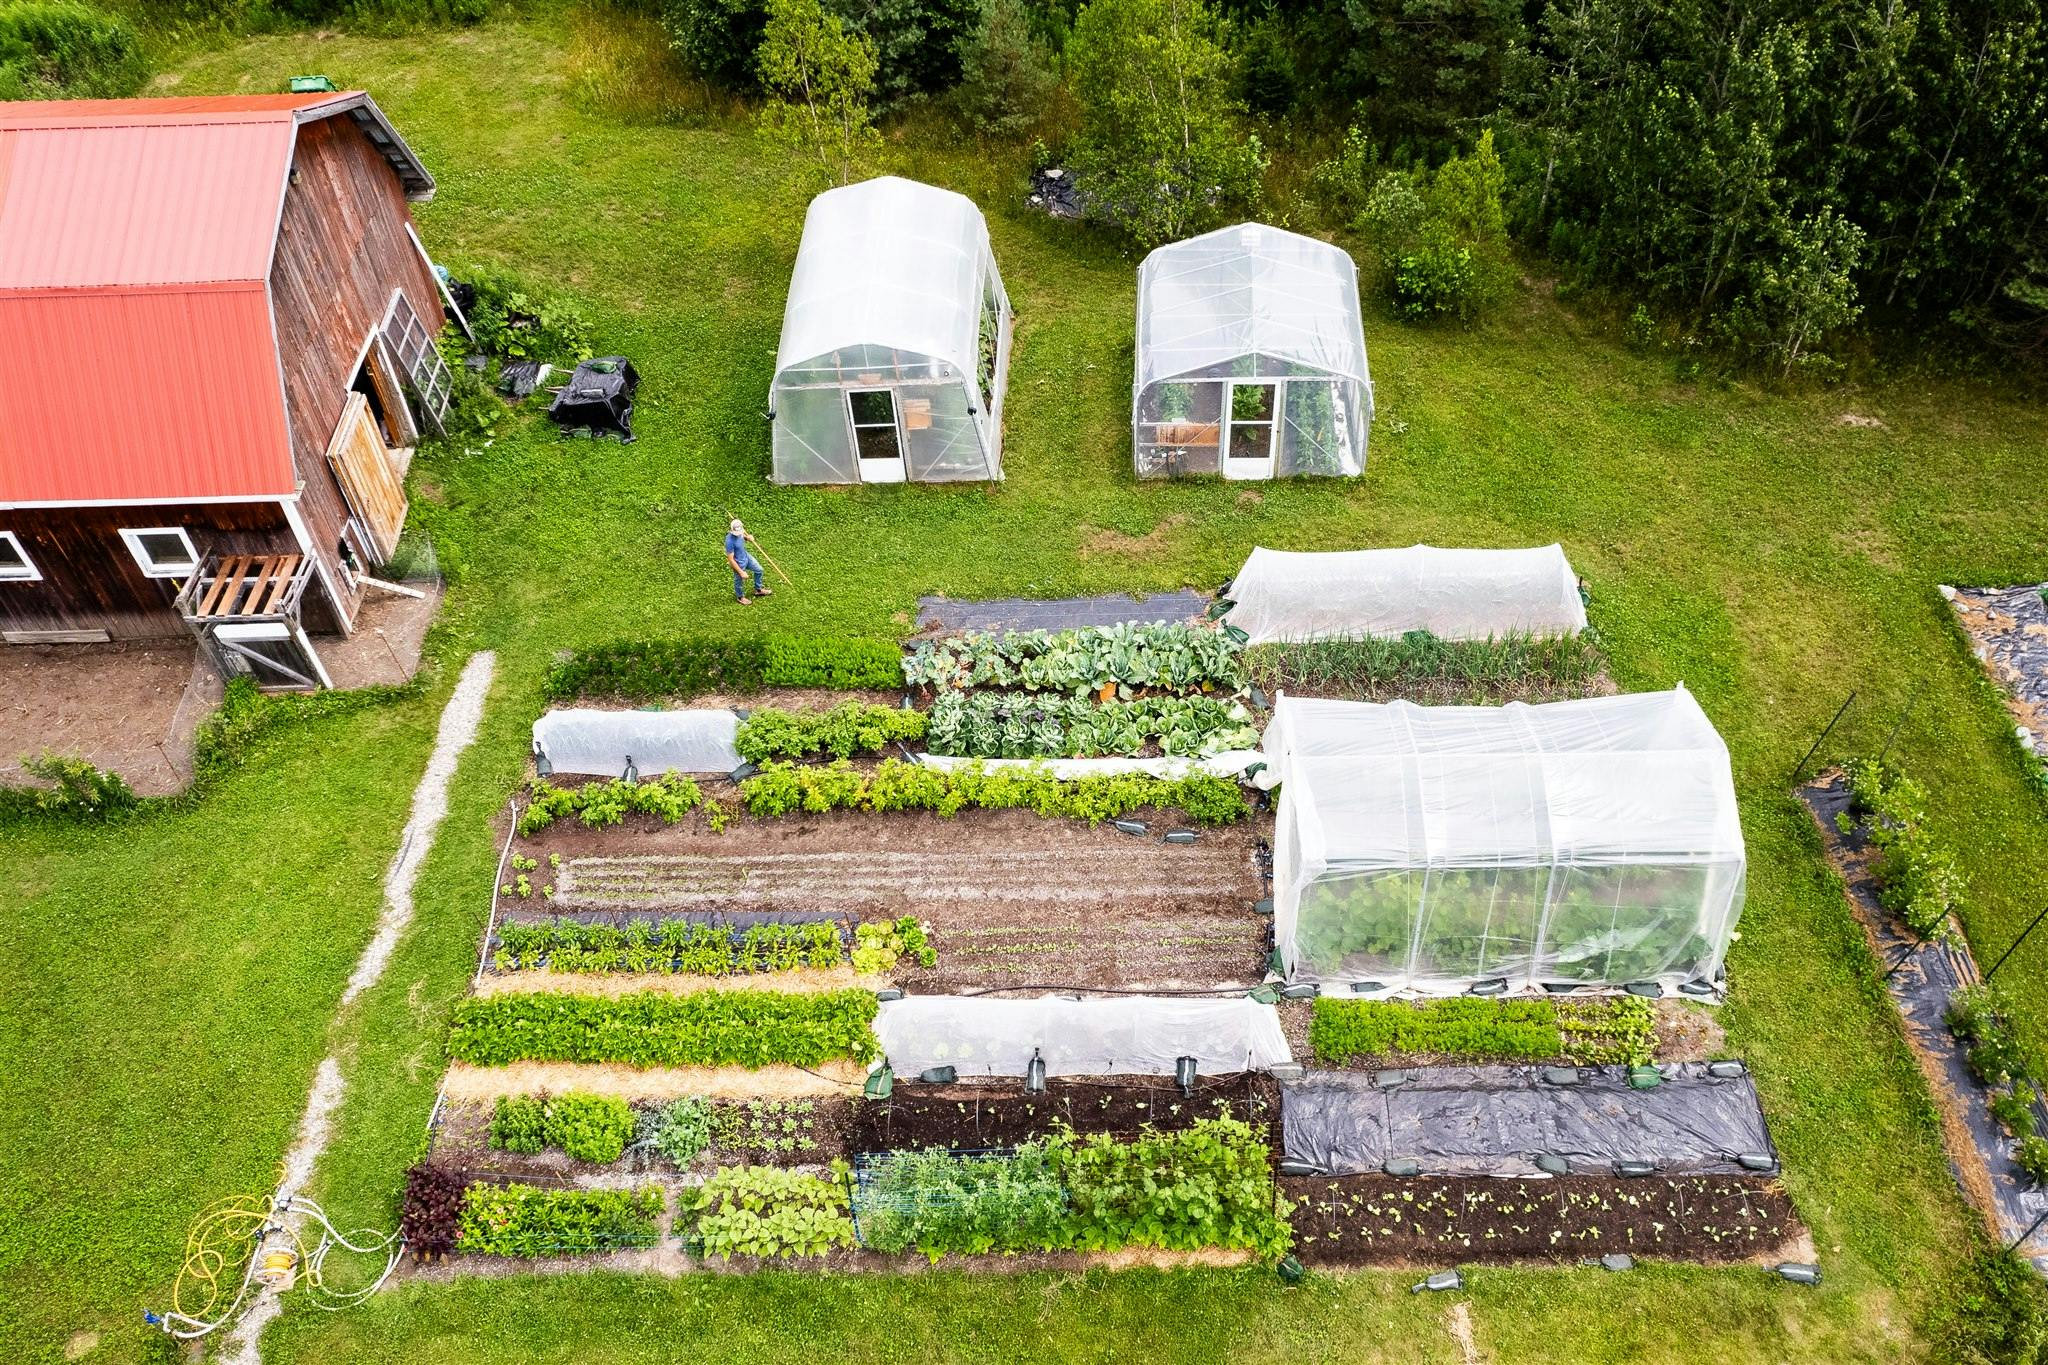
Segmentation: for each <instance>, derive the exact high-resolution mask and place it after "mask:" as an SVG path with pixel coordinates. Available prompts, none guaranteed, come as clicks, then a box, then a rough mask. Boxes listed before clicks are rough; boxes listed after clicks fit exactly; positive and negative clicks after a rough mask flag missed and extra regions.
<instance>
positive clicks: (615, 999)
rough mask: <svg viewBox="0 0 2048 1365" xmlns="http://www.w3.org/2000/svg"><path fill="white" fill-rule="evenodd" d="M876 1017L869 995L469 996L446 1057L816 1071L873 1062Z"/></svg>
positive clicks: (481, 1061)
mask: <svg viewBox="0 0 2048 1365" xmlns="http://www.w3.org/2000/svg"><path fill="white" fill-rule="evenodd" d="M874 1017H875V996H874V993H873V992H872V991H858V990H844V991H827V992H821V993H819V994H815V995H793V994H788V993H785V992H781V991H718V990H706V991H696V992H693V993H691V994H689V995H661V994H655V993H653V992H642V993H640V994H636V995H621V996H612V997H607V996H593V995H552V994H542V993H534V994H511V995H485V996H471V997H470V998H468V999H466V1000H463V1001H461V1002H460V1003H459V1004H457V1005H456V1007H455V1017H454V1026H453V1031H452V1032H451V1034H450V1036H449V1040H448V1052H449V1055H450V1056H451V1057H453V1058H455V1059H456V1060H457V1061H463V1062H470V1063H473V1064H475V1065H478V1066H504V1065H507V1064H508V1063H511V1062H519V1061H536V1062H618V1063H622V1064H624V1065H626V1066H638V1067H655V1066H742V1067H763V1066H772V1065H774V1064H776V1063H789V1064H791V1065H794V1066H819V1065H822V1064H823V1063H825V1062H828V1061H832V1060H834V1059H835V1058H842V1057H850V1058H852V1059H853V1060H855V1061H860V1062H865V1061H868V1060H870V1059H871V1058H873V1057H874V1055H875V1050H876V1049H875V1037H874V1034H873V1033H872V1032H870V1031H869V1027H868V1026H869V1024H870V1023H871V1022H872V1021H873V1019H874Z"/></svg>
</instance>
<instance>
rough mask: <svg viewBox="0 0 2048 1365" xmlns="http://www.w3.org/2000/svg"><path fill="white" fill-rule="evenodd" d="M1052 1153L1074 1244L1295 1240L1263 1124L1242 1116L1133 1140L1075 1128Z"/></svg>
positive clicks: (1280, 1248) (1053, 1141)
mask: <svg viewBox="0 0 2048 1365" xmlns="http://www.w3.org/2000/svg"><path fill="white" fill-rule="evenodd" d="M1046 1151H1047V1153H1048V1155H1049V1157H1050V1160H1051V1164H1052V1169H1053V1171H1054V1173H1055V1174H1056V1175H1057V1176H1058V1178H1059V1179H1060V1181H1061V1182H1062V1183H1063V1184H1064V1185H1065V1186H1066V1189H1067V1203H1068V1216H1067V1227H1066V1240H1067V1243H1068V1245H1070V1246H1072V1247H1074V1248H1075V1249H1077V1250H1080V1251H1114V1250H1116V1249H1118V1248H1119V1247H1129V1246H1152V1247H1164V1248H1166V1249H1168V1250H1170V1251H1194V1250H1198V1249H1200V1248H1202V1247H1233V1248H1235V1247H1242V1248H1246V1249H1249V1250H1252V1251H1256V1252H1258V1253H1259V1254H1260V1255H1262V1256H1279V1255H1282V1254H1284V1253H1285V1252H1286V1250H1287V1248H1288V1245H1289V1244H1290V1243H1291V1242H1292V1241H1293V1238H1294V1232H1293V1229H1292V1228H1290V1227H1289V1226H1288V1223H1287V1214H1288V1212H1289V1211H1290V1206H1289V1204H1288V1201H1287V1200H1286V1199H1285V1198H1283V1197H1281V1196H1280V1194H1279V1193H1278V1192H1277V1191H1276V1190H1275V1188H1274V1186H1273V1174H1272V1170H1271V1167H1270V1158H1271V1153H1270V1152H1269V1151H1268V1149H1267V1146H1266V1143H1265V1141H1264V1131H1263V1129H1258V1128H1254V1127H1253V1126H1252V1125H1251V1124H1249V1123H1246V1122H1244V1121H1243V1120H1242V1119H1233V1118H1213V1119H1202V1120H1200V1121H1198V1122H1197V1123H1195V1124H1194V1125H1193V1126H1192V1127H1189V1128H1185V1129H1181V1130H1179V1131H1177V1132H1171V1133H1161V1132H1158V1131H1156V1130H1152V1129H1147V1130H1146V1131H1145V1132H1144V1133H1142V1134H1141V1135H1140V1136H1139V1137H1137V1138H1136V1139H1135V1140H1133V1141H1129V1142H1119V1141H1117V1140H1116V1139H1115V1138H1113V1137H1111V1136H1110V1135H1108V1134H1106V1133H1092V1134H1089V1135H1088V1136H1085V1137H1083V1136H1081V1135H1079V1134H1076V1133H1074V1132H1073V1131H1072V1130H1071V1129H1069V1130H1066V1131H1064V1132H1061V1133H1058V1134H1055V1135H1054V1136H1053V1137H1051V1138H1049V1139H1048V1140H1047V1141H1046Z"/></svg>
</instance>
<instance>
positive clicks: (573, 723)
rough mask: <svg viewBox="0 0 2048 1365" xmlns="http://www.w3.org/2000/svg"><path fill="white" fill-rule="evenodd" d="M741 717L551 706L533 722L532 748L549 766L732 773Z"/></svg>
mask: <svg viewBox="0 0 2048 1365" xmlns="http://www.w3.org/2000/svg"><path fill="white" fill-rule="evenodd" d="M739 724H740V718H739V717H738V716H736V715H734V714H733V713H732V712H731V711H725V710H708V709H707V710H689V711H598V710H593V709H588V708H580V707H579V708H571V709H566V710H560V711H549V712H547V713H546V714H545V715H543V716H542V717H541V718H540V719H539V720H536V721H535V722H534V723H533V753H534V758H535V759H536V761H537V762H538V763H540V764H541V765H543V767H544V771H551V772H557V773H580V774H586V775H590V776H598V777H623V776H624V775H625V772H626V767H627V765H628V764H631V765H632V767H633V769H634V771H635V772H636V773H637V774H638V775H640V776H641V777H653V776H656V775H657V774H660V773H671V772H673V773H729V772H731V771H732V770H733V769H735V768H737V767H739V766H740V755H739V750H737V749H735V748H734V747H733V736H734V735H735V734H736V733H737V732H738V730H739Z"/></svg>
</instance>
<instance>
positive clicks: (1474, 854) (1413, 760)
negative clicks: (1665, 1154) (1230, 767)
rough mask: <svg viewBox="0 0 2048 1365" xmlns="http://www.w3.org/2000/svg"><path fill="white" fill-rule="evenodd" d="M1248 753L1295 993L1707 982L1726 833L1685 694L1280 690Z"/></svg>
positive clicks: (1712, 755) (1718, 753)
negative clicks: (1537, 699)
mask: <svg viewBox="0 0 2048 1365" xmlns="http://www.w3.org/2000/svg"><path fill="white" fill-rule="evenodd" d="M1265 747H1266V752H1267V754H1268V755H1269V757H1271V759H1272V761H1273V763H1274V767H1275V771H1276V773H1277V775H1278V778H1279V782H1280V802H1279V811H1278V820H1277V830H1276V834H1275V843H1274V864H1275V866H1274V891H1275V898H1274V899H1275V903H1274V931H1275V941H1276V943H1277V945H1278V947H1279V950H1280V956H1281V960H1282V962H1283V964H1284V966H1285V969H1286V972H1287V974H1288V977H1289V978H1290V979H1291V980H1294V981H1304V982H1319V983H1351V984H1352V985H1353V986H1354V988H1355V989H1358V990H1360V991H1363V992H1366V993H1371V992H1375V991H1379V990H1387V991H1392V990H1401V989H1412V990H1416V991H1421V992H1427V993H1439V994H1442V993H1455V992H1459V991H1464V990H1468V989H1470V988H1472V987H1473V986H1475V985H1478V984H1480V983H1490V984H1493V985H1494V988H1495V989H1502V990H1513V989H1526V988H1539V987H1541V986H1543V985H1544V984H1546V983H1551V984H1570V985H1591V984H1604V985H1623V984H1628V983H1633V982H1641V981H1656V982H1659V983H1660V984H1662V985H1664V986H1667V987H1674V988H1676V987H1680V986H1684V985H1686V984H1687V983H1698V982H1712V981H1713V979H1714V977H1715V975H1716V974H1717V973H1718V971H1719V970H1720V967H1721V961H1722V957H1723V955H1724V954H1725V953H1726V951H1727V947H1728V939H1729V935H1730V934H1731V933H1732V932H1733V931H1734V928H1735V922H1736V918H1737V916H1738V915H1739V914H1740V913H1741V908H1742V894H1743V876H1744V854H1743V844H1742V828H1741V825H1740V823H1739V821H1738V819H1737V813H1736V805H1735V786H1734V781H1733V778H1732V775H1731V773H1730V770H1729V765H1728V750H1727V746H1726V745H1724V744H1723V743H1722V741H1721V737H1720V735H1719V734H1718V733H1716V731H1715V730H1714V727H1713V725H1712V723H1711V722H1709V721H1708V719H1707V717H1706V713H1705V712H1703V711H1702V710H1701V709H1700V707H1699V703H1698V702H1696V701H1695V700H1694V699H1693V696H1692V694H1691V693H1690V692H1688V691H1686V690H1685V689H1684V688H1683V687H1680V688H1677V689H1674V690H1673V691H1669V692H1651V693H1641V694H1637V695H1634V696H1624V697H1595V698H1590V699H1587V700H1582V701H1565V702H1555V703H1552V704H1550V705H1545V706H1529V705H1524V704H1522V703H1511V704H1509V705H1507V706H1502V707H1480V706H1437V707H1422V706H1416V705H1414V704H1412V703H1409V702H1398V701H1397V702H1392V703H1388V704H1384V705H1380V704H1370V703H1359V702H1337V701H1310V700H1303V699H1300V698H1295V697H1285V698H1282V699H1281V700H1280V702H1279V704H1278V705H1277V707H1276V708H1275V711H1274V717H1273V720H1272V723H1271V724H1270V725H1269V726H1268V727H1267V730H1266V744H1265ZM1691 989H1693V990H1694V991H1699V990H1700V989H1702V988H1701V987H1700V986H1698V985H1694V986H1692V987H1691Z"/></svg>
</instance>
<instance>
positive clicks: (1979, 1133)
mask: <svg viewBox="0 0 2048 1365" xmlns="http://www.w3.org/2000/svg"><path fill="white" fill-rule="evenodd" d="M1798 795H1799V799H1800V800H1801V801H1803V802H1804V803H1805V804H1806V808H1807V810H1808V811H1809V812H1811V814H1812V815H1813V819H1814V823H1815V824H1817V825H1818V826H1819V827H1820V835H1821V844H1822V847H1823V848H1824V849H1825V851H1826V855H1827V859H1828V862H1829V864H1830V865H1831V866H1833V867H1834V869H1835V870H1836V871H1837V872H1839V873H1840V874H1841V876H1842V884H1843V890H1844V892H1845V893H1846V895H1847V897H1848V901H1849V908H1850V910H1851V912H1852V913H1853V914H1854V915H1855V917H1856V921H1857V923H1858V924H1859V925H1861V926H1862V928H1863V932H1864V935H1865V937H1866V939H1867V940H1868V941H1869V944H1870V950H1871V952H1872V953H1873V954H1875V955H1876V957H1877V959H1878V960H1879V961H1880V962H1882V963H1884V964H1886V969H1887V972H1888V973H1889V974H1888V975H1887V976H1886V978H1885V982H1884V984H1885V988H1886V990H1887V991H1889V992H1890V994H1891V998H1892V1004H1893V1007H1894V1008H1895V1009H1897V1010H1898V1013H1899V1022H1900V1025H1901V1026H1902V1031H1903V1032H1904V1034H1905V1039H1906V1043H1907V1045H1908V1046H1909V1047H1910V1048H1911V1049H1912V1051H1913V1057H1914V1060H1916V1061H1917V1062H1918V1063H1919V1064H1920V1071H1921V1074H1922V1075H1923V1076H1924V1077H1925V1078H1926V1080H1927V1087H1928V1090H1929V1091H1930V1092H1931V1093H1932V1095H1933V1098H1934V1106H1935V1111H1936V1112H1937V1113H1938V1114H1939V1115H1940V1117H1941V1126H1942V1136H1943V1139H1944V1145H1945V1146H1946V1147H1947V1148H1948V1156H1949V1168H1950V1170H1951V1171H1952V1172H1953V1173H1954V1175H1955V1177H1956V1181H1957V1183H1958V1184H1959V1185H1961V1187H1962V1190H1963V1193H1964V1195H1965V1196H1966V1197H1967V1198H1968V1199H1969V1201H1970V1202H1971V1203H1972V1204H1974V1205H1976V1207H1977V1209H1978V1210H1979V1212H1980V1214H1981V1216H1982V1217H1983V1218H1984V1220H1985V1224H1986V1227H1987V1229H1988V1231H1990V1233H1991V1234H1992V1235H1993V1236H1994V1237H1996V1238H1997V1240H1998V1241H2000V1242H2001V1243H2009V1242H2012V1241H2014V1240H2015V1239H2018V1238H2021V1237H2023V1235H2024V1234H2026V1233H2027V1231H2028V1229H2029V1228H2030V1227H2031V1226H2032V1225H2033V1223H2034V1220H2035V1218H2036V1216H2038V1214H2039V1213H2040V1212H2042V1202H2041V1196H2040V1194H2039V1193H2038V1192H2031V1191H2029V1189H2028V1185H2029V1183H2030V1182H2028V1181H2027V1180H2026V1178H2025V1176H2024V1175H2023V1173H2021V1171H2020V1170H2019V1168H2018V1166H2017V1165H2016V1164H2015V1162H2014V1161H2013V1157H2012V1152H2011V1143H2009V1142H2008V1141H2007V1140H2006V1137H2005V1135H2004V1133H2003V1132H2002V1131H2001V1130H2000V1128H1999V1125H1998V1122H1997V1120H1995V1119H1994V1118H1992V1116H1991V1109H1990V1094H1989V1092H1988V1091H1987V1090H1986V1089H1985V1088H1984V1087H1983V1086H1981V1085H1979V1084H1978V1083H1977V1081H1976V1080H1975V1079H1974V1078H1973V1077H1972V1076H1971V1075H1970V1069H1969V1066H1968V1064H1967V1062H1966V1060H1965V1056H1966V1052H1965V1048H1964V1046H1963V1044H1962V1043H1961V1041H1960V1040H1958V1039H1957V1038H1956V1036H1955V1035H1954V1034H1953V1033H1951V1032H1950V1031H1949V1028H1948V1026H1947V1024H1946V1022H1945V1021H1944V1016H1945V1014H1946V1012H1947V1010H1948V1004H1949V998H1950V997H1951V996H1952V995H1954V994H1955V993H1956V991H1958V990H1959V989H1961V988H1963V987H1965V986H1969V985H1972V984H1974V983H1976V982H1977V980H1978V979H1979V978H1978V972H1977V965H1976V963H1975V961H1974V960H1973V959H1972V958H1971V956H1970V950H1969V946H1968V944H1966V943H1965V942H1964V941H1963V940H1962V939H1961V938H1960V937H1951V938H1949V939H1947V940H1945V941H1941V942H1926V943H1919V942H1916V941H1915V940H1914V938H1913V937H1912V936H1911V934H1910V933H1908V932H1907V931H1906V929H1905V928H1904V926H1902V925H1901V924H1900V923H1899V922H1898V920H1897V919H1896V918H1894V917H1893V916H1892V915H1890V914H1887V913H1886V912H1885V910H1884V907H1883V906H1882V905H1881V904H1880V902H1879V900H1878V894H1879V893H1878V887H1877V882H1876V879H1875V878H1874V877H1873V876H1872V874H1871V859H1872V855H1873V852H1874V850H1873V849H1872V847H1871V845H1870V842H1869V840H1868V839H1867V838H1865V837H1864V835H1863V834H1862V832H1861V831H1857V830H1852V831H1851V832H1849V833H1844V832H1843V831H1842V829H1841V828H1840V826H1839V825H1837V824H1836V820H1837V818H1838V817H1840V816H1842V815H1843V814H1844V813H1846V812H1847V811H1849V809H1850V806H1851V796H1850V792H1849V787H1848V783H1847V781H1846V779H1845V778H1844V776H1843V775H1842V773H1841V772H1840V771H1839V770H1836V769H1830V770H1829V771H1827V772H1823V773H1821V774H1820V775H1819V776H1817V777H1815V778H1814V779H1813V780H1812V781H1811V782H1809V783H1808V784H1807V785H1805V786H1803V787H1801V788H1800V789H1799V793H1798ZM1893 964H1897V970H1895V971H1894V970H1891V967H1892V965H1893ZM2018 1250H2019V1251H2020V1253H2021V1254H2022V1255H2024V1256H2027V1257H2030V1258H2033V1259H2035V1260H2036V1261H2037V1263H2038V1262H2041V1261H2048V1234H2044V1233H2043V1232H2042V1231H2041V1229H2039V1228H2034V1235H2033V1237H2032V1238H2031V1239H2030V1240H2026V1241H2024V1242H2023V1243H2022V1244H2021V1245H2020V1246H2019V1248H2018Z"/></svg>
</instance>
